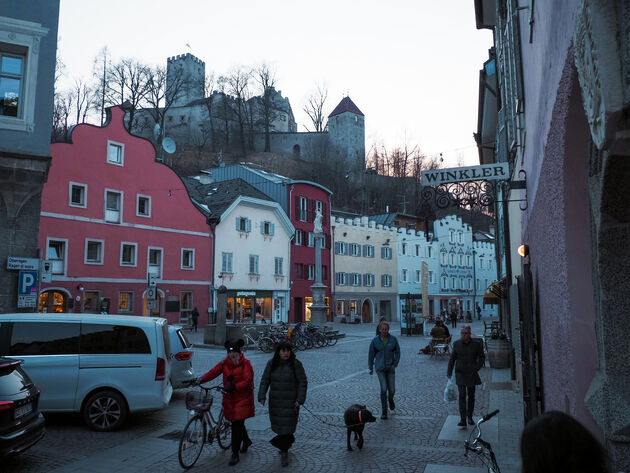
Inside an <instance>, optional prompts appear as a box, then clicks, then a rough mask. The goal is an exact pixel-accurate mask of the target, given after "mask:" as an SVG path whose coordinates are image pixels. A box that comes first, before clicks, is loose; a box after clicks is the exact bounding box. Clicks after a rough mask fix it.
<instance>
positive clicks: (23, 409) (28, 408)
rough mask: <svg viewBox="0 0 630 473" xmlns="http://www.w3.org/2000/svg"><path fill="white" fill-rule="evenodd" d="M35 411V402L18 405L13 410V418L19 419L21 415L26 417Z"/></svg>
mask: <svg viewBox="0 0 630 473" xmlns="http://www.w3.org/2000/svg"><path fill="white" fill-rule="evenodd" d="M32 411H33V403H31V402H29V403H28V404H24V405H23V406H20V407H17V408H16V409H15V411H14V412H13V418H14V419H19V418H20V417H24V416H25V415H26V414H28V413H30V412H32Z"/></svg>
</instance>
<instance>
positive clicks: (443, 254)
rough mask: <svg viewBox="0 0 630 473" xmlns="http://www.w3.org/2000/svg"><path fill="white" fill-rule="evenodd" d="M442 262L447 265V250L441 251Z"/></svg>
mask: <svg viewBox="0 0 630 473" xmlns="http://www.w3.org/2000/svg"><path fill="white" fill-rule="evenodd" d="M440 262H441V263H442V265H446V252H445V251H441V252H440Z"/></svg>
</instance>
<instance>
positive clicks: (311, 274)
mask: <svg viewBox="0 0 630 473" xmlns="http://www.w3.org/2000/svg"><path fill="white" fill-rule="evenodd" d="M307 268H308V279H309V280H310V281H315V265H314V264H309V265H307Z"/></svg>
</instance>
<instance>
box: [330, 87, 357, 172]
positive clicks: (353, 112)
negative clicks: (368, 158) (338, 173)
mask: <svg viewBox="0 0 630 473" xmlns="http://www.w3.org/2000/svg"><path fill="white" fill-rule="evenodd" d="M328 136H329V138H330V144H331V145H332V148H333V149H334V150H336V152H337V153H338V155H339V157H340V158H341V159H344V160H345V161H346V162H347V163H348V165H349V166H355V165H356V166H359V167H360V169H365V115H363V112H361V110H359V107H357V106H356V105H355V104H354V102H353V101H352V100H350V97H344V98H343V99H342V100H341V102H339V105H337V106H336V107H335V109H334V110H333V111H332V113H331V114H330V115H328Z"/></svg>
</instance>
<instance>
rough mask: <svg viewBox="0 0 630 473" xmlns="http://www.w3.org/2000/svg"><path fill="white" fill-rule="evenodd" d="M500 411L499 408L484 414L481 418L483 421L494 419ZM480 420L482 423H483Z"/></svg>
mask: <svg viewBox="0 0 630 473" xmlns="http://www.w3.org/2000/svg"><path fill="white" fill-rule="evenodd" d="M498 413H499V409H497V410H496V411H492V412H491V413H490V414H486V415H485V416H483V418H482V419H481V422H486V421H488V420H490V419H492V418H493V417H494V416H496V415H497V414H498ZM481 422H480V423H481Z"/></svg>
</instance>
